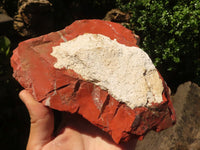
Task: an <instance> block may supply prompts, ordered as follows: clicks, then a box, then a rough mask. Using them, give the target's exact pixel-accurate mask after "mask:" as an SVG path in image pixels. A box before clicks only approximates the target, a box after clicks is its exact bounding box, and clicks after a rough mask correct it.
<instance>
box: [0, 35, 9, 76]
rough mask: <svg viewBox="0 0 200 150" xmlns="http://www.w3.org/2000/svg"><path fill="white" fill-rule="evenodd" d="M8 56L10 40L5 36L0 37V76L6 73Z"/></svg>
mask: <svg viewBox="0 0 200 150" xmlns="http://www.w3.org/2000/svg"><path fill="white" fill-rule="evenodd" d="M9 56H10V40H9V39H8V38H7V37H6V36H0V75H4V74H6V73H7V71H8V70H7V67H8V65H9Z"/></svg>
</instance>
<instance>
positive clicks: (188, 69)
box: [117, 0, 200, 90]
mask: <svg viewBox="0 0 200 150" xmlns="http://www.w3.org/2000/svg"><path fill="white" fill-rule="evenodd" d="M117 5H118V7H119V8H120V9H121V10H123V11H127V12H129V13H131V14H132V17H131V20H130V25H129V26H128V28H130V29H133V30H135V32H136V33H137V34H138V35H139V36H140V37H141V42H140V47H142V48H143V49H144V50H145V51H146V52H147V53H148V54H149V56H150V57H151V59H152V60H153V62H154V64H155V65H156V66H157V68H158V70H159V71H160V72H161V74H162V75H163V76H164V78H165V80H166V81H167V83H168V84H169V86H170V87H171V88H172V89H173V90H175V89H176V87H177V85H178V84H180V83H183V82H185V81H188V80H190V81H193V82H196V83H198V84H200V78H199V75H200V42H199V39H200V34H199V31H200V1H199V0H191V1H187V0H177V1H173V0H167V1H166V0H134V1H126V2H125V1H123V0H117Z"/></svg>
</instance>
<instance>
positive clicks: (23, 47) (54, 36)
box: [11, 20, 175, 143]
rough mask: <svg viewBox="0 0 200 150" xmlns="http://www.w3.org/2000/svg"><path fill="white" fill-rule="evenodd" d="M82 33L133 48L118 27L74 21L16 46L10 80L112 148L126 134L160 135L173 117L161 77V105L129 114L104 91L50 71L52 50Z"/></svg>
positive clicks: (72, 75) (69, 72)
mask: <svg viewBox="0 0 200 150" xmlns="http://www.w3.org/2000/svg"><path fill="white" fill-rule="evenodd" d="M84 33H93V34H102V35H105V36H108V37H110V38H111V39H112V40H113V39H116V40H117V41H118V42H119V43H121V44H125V45H127V46H136V39H135V38H134V35H133V34H132V32H131V31H130V30H128V29H126V28H124V27H123V26H121V25H119V24H116V23H112V22H108V21H101V20H80V21H76V22H74V23H73V24H72V25H70V26H68V27H66V28H65V29H64V30H60V31H58V32H54V33H50V34H47V35H44V36H41V37H37V38H33V39H30V40H27V41H24V42H21V43H20V44H19V46H18V48H17V49H16V50H14V54H13V56H12V58H11V65H12V67H13V69H14V74H13V76H14V77H15V78H16V79H17V80H18V82H19V83H20V84H21V85H22V86H23V87H24V88H26V89H28V90H29V91H30V92H31V93H32V94H33V96H34V97H35V98H36V99H37V100H38V101H41V102H42V103H44V104H46V105H49V107H51V108H53V109H57V110H60V111H68V112H71V113H78V114H80V115H82V116H83V117H84V118H86V119H87V120H88V121H90V122H91V123H92V124H94V125H96V126H98V127H99V128H101V129H102V130H104V131H106V132H108V133H109V134H110V135H111V137H112V138H113V140H114V141H115V142H116V143H119V142H120V141H127V140H129V139H130V137H131V135H132V134H135V135H137V136H141V137H142V136H143V135H144V134H145V133H146V132H147V131H148V130H150V129H152V128H154V129H156V131H160V130H162V129H165V128H168V127H169V126H171V125H172V124H173V123H174V122H175V113H174V109H173V106H172V104H171V101H170V97H169V92H168V87H167V85H166V84H165V82H164V80H163V79H162V77H161V76H160V78H161V79H162V80H163V86H164V92H163V94H162V97H163V102H162V103H160V104H154V105H152V106H151V107H149V108H147V107H138V108H135V109H131V108H129V107H127V105H125V104H124V103H120V102H117V101H116V100H115V99H114V98H113V97H112V96H110V95H109V94H108V93H107V91H105V90H101V89H100V88H99V87H98V86H96V85H94V84H92V83H89V82H86V81H84V79H83V78H82V77H81V76H80V75H78V74H76V73H75V72H74V71H73V70H65V69H60V70H59V69H55V68H54V67H53V65H54V64H55V62H56V61H57V60H56V58H54V57H52V56H51V55H50V53H51V52H52V47H54V46H58V45H59V44H60V43H61V42H66V41H69V40H71V39H74V38H75V37H77V36H79V35H82V34H84ZM41 72H45V73H41ZM97 97H98V98H97ZM94 99H96V101H94ZM85 101H87V103H85ZM91 112H92V113H91ZM122 120H123V121H122Z"/></svg>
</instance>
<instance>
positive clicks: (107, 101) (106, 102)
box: [98, 94, 110, 118]
mask: <svg viewBox="0 0 200 150" xmlns="http://www.w3.org/2000/svg"><path fill="white" fill-rule="evenodd" d="M109 100H110V95H109V94H108V95H107V97H106V100H105V102H104V103H103V106H102V107H101V112H100V114H99V116H98V118H100V117H101V115H102V114H103V112H104V110H105V108H106V106H107V105H108V104H109Z"/></svg>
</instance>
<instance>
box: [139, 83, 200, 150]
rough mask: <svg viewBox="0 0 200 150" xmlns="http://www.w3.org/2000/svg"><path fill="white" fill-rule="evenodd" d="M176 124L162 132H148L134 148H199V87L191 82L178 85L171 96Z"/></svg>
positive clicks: (176, 149)
mask: <svg viewBox="0 0 200 150" xmlns="http://www.w3.org/2000/svg"><path fill="white" fill-rule="evenodd" d="M172 103H173V106H174V109H175V111H176V116H177V121H176V124H175V125H174V126H173V127H171V128H169V129H166V130H164V131H162V132H159V133H155V132H153V131H150V132H148V134H147V135H146V136H145V138H144V140H143V141H138V142H137V145H136V150H150V149H157V150H200V119H199V116H200V87H199V86H198V85H197V84H195V83H191V82H186V83H184V84H182V85H180V86H179V87H178V89H177V92H176V94H175V95H174V96H172Z"/></svg>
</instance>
